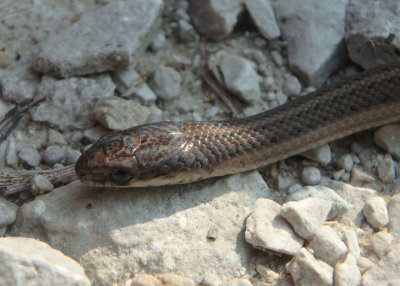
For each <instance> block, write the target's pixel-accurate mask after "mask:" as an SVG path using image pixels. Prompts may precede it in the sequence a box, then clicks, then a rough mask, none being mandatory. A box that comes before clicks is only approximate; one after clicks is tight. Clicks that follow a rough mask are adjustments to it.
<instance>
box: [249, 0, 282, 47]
mask: <svg viewBox="0 0 400 286" xmlns="http://www.w3.org/2000/svg"><path fill="white" fill-rule="evenodd" d="M244 4H245V5H246V8H247V10H248V11H249V14H250V17H251V18H252V19H253V21H254V23H255V24H256V26H257V28H258V30H259V31H260V33H261V35H263V36H264V38H266V39H267V40H273V39H275V38H278V37H279V36H280V34H281V32H280V30H279V26H278V24H277V23H276V19H275V14H274V10H273V9H272V6H271V3H270V0H245V1H244Z"/></svg>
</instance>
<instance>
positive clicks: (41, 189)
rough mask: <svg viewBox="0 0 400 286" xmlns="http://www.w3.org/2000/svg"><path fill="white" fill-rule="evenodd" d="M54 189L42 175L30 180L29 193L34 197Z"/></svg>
mask: <svg viewBox="0 0 400 286" xmlns="http://www.w3.org/2000/svg"><path fill="white" fill-rule="evenodd" d="M52 189H54V186H53V184H52V183H51V182H50V181H49V180H48V179H47V178H46V177H45V176H43V175H35V176H33V178H32V185H31V193H32V194H33V195H34V196H38V195H40V194H44V193H47V192H50V191H51V190H52Z"/></svg>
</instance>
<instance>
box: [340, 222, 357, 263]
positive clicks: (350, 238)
mask: <svg viewBox="0 0 400 286" xmlns="http://www.w3.org/2000/svg"><path fill="white" fill-rule="evenodd" d="M343 241H344V243H345V244H346V246H347V249H348V253H351V255H352V256H353V257H354V258H355V259H358V258H360V247H359V245H358V239H357V234H356V232H355V230H354V229H345V230H344V232H343Z"/></svg>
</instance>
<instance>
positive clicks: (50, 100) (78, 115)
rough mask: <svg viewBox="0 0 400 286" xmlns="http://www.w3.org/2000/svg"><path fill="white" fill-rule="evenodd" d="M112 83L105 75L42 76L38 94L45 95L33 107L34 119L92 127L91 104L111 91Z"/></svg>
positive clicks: (112, 90) (65, 125)
mask: <svg viewBox="0 0 400 286" xmlns="http://www.w3.org/2000/svg"><path fill="white" fill-rule="evenodd" d="M114 89H115V85H114V83H113V82H112V81H111V78H110V77H109V76H108V75H96V76H91V77H81V78H68V79H62V80H58V79H55V78H52V77H48V76H45V77H43V78H42V81H41V82H40V85H39V87H38V92H37V93H38V95H39V96H40V97H44V98H47V100H46V101H44V102H42V103H40V104H39V105H38V106H37V107H34V108H32V110H31V112H30V113H31V116H32V119H33V120H34V121H40V122H47V123H50V124H52V125H54V126H58V127H59V128H60V129H69V128H78V129H85V128H89V127H93V125H94V119H93V114H92V110H93V106H94V104H95V101H96V100H97V99H100V98H105V97H110V96H112V95H113V94H114Z"/></svg>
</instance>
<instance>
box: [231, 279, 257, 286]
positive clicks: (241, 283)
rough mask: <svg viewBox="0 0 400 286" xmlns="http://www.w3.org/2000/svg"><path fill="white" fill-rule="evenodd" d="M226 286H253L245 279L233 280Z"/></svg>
mask: <svg viewBox="0 0 400 286" xmlns="http://www.w3.org/2000/svg"><path fill="white" fill-rule="evenodd" d="M225 285H226V286H253V284H252V283H251V282H250V280H247V279H233V280H231V281H229V282H228V283H227V284H225Z"/></svg>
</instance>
